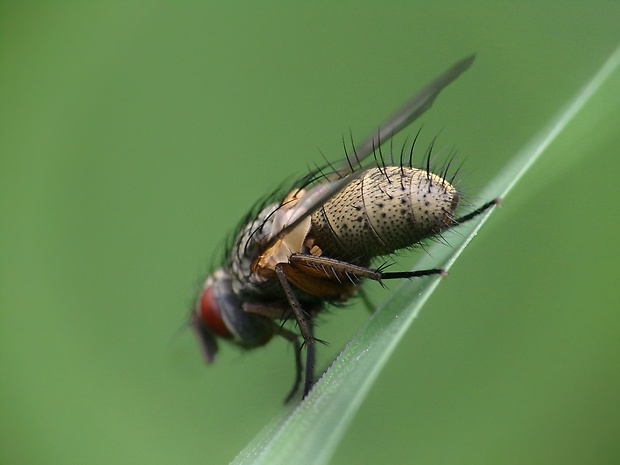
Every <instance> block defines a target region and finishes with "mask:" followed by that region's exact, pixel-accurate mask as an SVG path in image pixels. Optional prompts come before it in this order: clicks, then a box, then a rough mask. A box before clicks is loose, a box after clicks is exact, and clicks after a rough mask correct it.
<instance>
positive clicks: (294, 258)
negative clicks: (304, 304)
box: [289, 254, 445, 284]
mask: <svg viewBox="0 0 620 465" xmlns="http://www.w3.org/2000/svg"><path fill="white" fill-rule="evenodd" d="M289 263H290V265H291V266H293V267H294V268H298V269H301V270H304V269H305V270H308V271H309V270H313V272H314V273H317V272H320V273H321V274H322V275H323V277H324V278H326V279H329V280H336V281H338V282H341V283H343V284H358V282H359V280H360V279H361V278H367V279H372V280H373V281H378V282H381V281H382V280H384V279H400V278H418V277H421V276H429V275H434V274H440V275H443V274H445V271H444V270H442V269H440V268H432V269H429V270H416V271H397V272H394V273H384V272H383V271H380V270H373V269H372V268H365V267H363V266H359V265H354V264H352V263H348V262H343V261H340V260H336V259H334V258H329V257H315V256H314V255H306V254H293V255H291V256H290V258H289Z"/></svg>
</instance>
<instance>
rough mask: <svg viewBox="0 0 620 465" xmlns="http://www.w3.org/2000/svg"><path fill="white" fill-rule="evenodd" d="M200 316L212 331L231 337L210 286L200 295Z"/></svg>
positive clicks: (221, 335)
mask: <svg viewBox="0 0 620 465" xmlns="http://www.w3.org/2000/svg"><path fill="white" fill-rule="evenodd" d="M200 317H201V318H202V321H203V323H204V324H205V326H206V327H207V328H208V329H209V330H210V331H211V332H212V333H214V334H216V335H218V336H220V337H223V338H227V339H230V338H231V337H233V335H232V333H231V332H230V331H229V330H228V327H227V326H226V323H224V320H222V313H221V312H220V308H219V306H218V305H217V302H216V301H215V298H214V297H213V289H212V288H211V286H209V287H207V288H206V289H205V290H204V291H203V293H202V296H201V297H200Z"/></svg>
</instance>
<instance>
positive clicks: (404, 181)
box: [310, 166, 459, 263]
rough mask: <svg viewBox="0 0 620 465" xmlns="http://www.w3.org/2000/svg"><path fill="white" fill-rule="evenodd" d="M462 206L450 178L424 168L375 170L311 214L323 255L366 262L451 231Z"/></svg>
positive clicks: (317, 244) (314, 233) (314, 234)
mask: <svg viewBox="0 0 620 465" xmlns="http://www.w3.org/2000/svg"><path fill="white" fill-rule="evenodd" d="M458 202H459V195H458V192H457V191H456V189H455V188H454V187H453V186H452V185H451V184H450V183H448V182H447V181H446V180H445V179H443V178H441V177H439V176H437V175H435V174H432V173H430V172H428V171H425V170H422V169H415V168H408V167H402V166H387V167H384V168H372V169H370V170H368V171H367V172H366V173H365V174H364V176H362V177H360V178H359V179H357V180H355V181H353V182H351V184H349V185H348V186H347V187H346V188H345V189H343V190H342V192H340V193H339V194H338V195H336V196H334V197H333V198H332V199H331V200H330V201H329V202H327V203H326V204H325V205H323V206H322V207H321V208H320V209H318V210H317V211H316V212H315V213H314V214H313V215H312V230H311V232H310V234H311V236H313V239H314V245H316V246H317V247H318V248H319V249H320V250H321V254H322V255H326V256H329V257H334V258H339V259H347V260H357V261H361V262H362V263H363V262H366V261H368V260H369V259H370V258H372V257H376V256H380V255H389V254H391V253H393V252H394V251H396V250H398V249H402V248H406V247H411V246H412V245H414V244H416V243H418V242H420V241H421V240H423V239H425V238H428V237H430V236H433V235H435V234H438V233H440V232H441V231H443V230H445V229H447V228H448V227H449V225H450V222H451V221H452V218H453V215H454V211H455V209H456V207H457V205H458Z"/></svg>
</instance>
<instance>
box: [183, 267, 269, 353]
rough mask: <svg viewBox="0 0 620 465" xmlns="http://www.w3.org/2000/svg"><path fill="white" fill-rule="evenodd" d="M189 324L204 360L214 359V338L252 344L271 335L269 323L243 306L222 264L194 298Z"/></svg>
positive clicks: (262, 342) (260, 343)
mask: <svg viewBox="0 0 620 465" xmlns="http://www.w3.org/2000/svg"><path fill="white" fill-rule="evenodd" d="M190 326H191V327H192V329H193V330H194V333H195V334H196V337H197V338H198V341H199V343H200V346H201V348H202V350H203V354H204V358H205V360H206V362H207V363H211V362H213V361H214V359H215V355H216V354H217V351H218V339H224V340H229V341H231V342H232V343H234V344H236V345H238V346H240V347H242V348H252V347H259V346H262V345H264V344H266V343H267V342H269V340H270V339H271V337H272V336H273V330H272V328H271V326H270V325H268V324H266V323H265V321H264V320H263V319H262V318H261V317H259V316H256V315H253V314H252V313H248V312H246V311H245V310H244V302H243V300H242V299H240V298H239V297H238V296H237V295H235V293H234V292H233V289H232V286H231V277H230V274H229V273H228V272H227V271H226V270H225V269H223V268H220V269H218V270H216V271H215V272H214V273H213V274H212V275H211V276H209V278H207V280H206V282H205V284H204V286H203V288H202V290H201V291H200V294H199V296H198V298H197V299H196V303H195V306H194V309H193V311H192V314H191V316H190Z"/></svg>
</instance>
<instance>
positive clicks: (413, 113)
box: [337, 55, 476, 176]
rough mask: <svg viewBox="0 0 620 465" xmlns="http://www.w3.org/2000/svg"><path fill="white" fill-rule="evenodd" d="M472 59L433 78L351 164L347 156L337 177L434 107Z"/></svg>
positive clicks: (359, 150)
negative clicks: (434, 103)
mask: <svg viewBox="0 0 620 465" xmlns="http://www.w3.org/2000/svg"><path fill="white" fill-rule="evenodd" d="M475 58H476V55H470V56H468V57H467V58H464V59H462V60H461V61H459V62H457V63H455V64H454V65H452V67H451V68H450V69H448V70H447V71H446V72H444V73H443V74H442V75H441V76H439V77H437V78H435V80H434V81H433V82H431V83H430V84H428V85H427V86H426V87H425V88H424V89H422V90H421V91H420V92H418V93H417V94H416V95H414V96H413V97H412V98H411V99H410V100H409V101H408V102H407V103H405V104H404V105H403V106H402V107H401V108H399V109H398V110H397V111H396V112H395V113H393V114H392V115H391V116H390V117H389V118H388V119H386V120H385V121H384V122H383V124H381V125H380V126H379V129H378V130H377V132H375V133H374V134H372V135H370V136H369V137H368V138H367V139H366V140H365V141H364V142H362V143H361V144H359V145H358V146H357V147H356V148H355V152H354V155H355V159H354V160H351V159H350V158H349V156H347V160H345V162H344V163H343V164H342V165H341V166H340V168H339V169H337V172H338V173H339V175H340V176H346V175H347V174H349V173H350V172H351V166H355V165H356V164H357V165H359V163H361V162H362V161H363V160H364V159H365V158H366V157H368V156H369V155H370V154H372V153H373V152H374V151H375V150H376V149H377V148H379V146H380V145H383V144H384V143H385V142H387V141H388V140H390V139H391V138H392V137H394V136H395V135H396V134H397V133H398V132H400V131H401V130H402V129H404V128H405V127H407V126H409V125H410V124H411V123H413V122H414V121H415V120H416V119H418V118H419V117H420V116H422V114H423V113H424V112H425V111H426V110H428V109H429V108H430V107H431V106H432V105H433V102H434V101H435V99H436V98H437V96H438V95H439V93H440V92H441V91H442V90H443V89H445V88H446V87H447V86H448V85H449V84H451V83H452V82H453V81H454V80H455V79H456V78H458V77H459V76H460V75H461V74H463V73H464V72H465V71H467V70H468V69H469V67H470V66H471V65H472V63H473V62H474V59H475ZM343 173H344V174H343Z"/></svg>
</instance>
